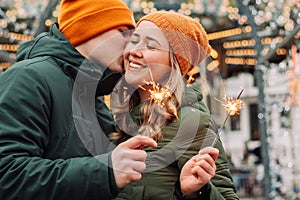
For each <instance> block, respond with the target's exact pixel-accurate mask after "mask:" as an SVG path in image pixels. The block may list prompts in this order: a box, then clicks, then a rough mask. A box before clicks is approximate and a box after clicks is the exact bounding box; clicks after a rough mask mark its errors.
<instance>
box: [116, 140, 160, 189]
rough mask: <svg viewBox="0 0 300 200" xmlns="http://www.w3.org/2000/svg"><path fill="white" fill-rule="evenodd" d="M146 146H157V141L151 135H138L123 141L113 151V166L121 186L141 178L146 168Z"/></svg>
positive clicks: (118, 184)
mask: <svg viewBox="0 0 300 200" xmlns="http://www.w3.org/2000/svg"><path fill="white" fill-rule="evenodd" d="M144 146H151V147H154V148H155V147H156V146H157V143H156V142H155V141H154V140H153V139H151V138H149V137H146V136H140V135H138V136H135V137H132V138H130V139H128V140H127V141H125V142H122V143H121V144H119V145H118V146H117V147H116V148H115V149H114V150H113V151H112V156H111V159H112V166H113V171H114V176H115V180H116V184H117V186H118V187H119V188H123V187H124V186H125V185H127V184H128V183H130V182H131V181H137V180H140V179H141V177H142V174H141V173H142V172H143V171H144V170H145V169H146V164H145V160H146V157H147V153H146V152H145V151H144V150H142V148H143V147H144Z"/></svg>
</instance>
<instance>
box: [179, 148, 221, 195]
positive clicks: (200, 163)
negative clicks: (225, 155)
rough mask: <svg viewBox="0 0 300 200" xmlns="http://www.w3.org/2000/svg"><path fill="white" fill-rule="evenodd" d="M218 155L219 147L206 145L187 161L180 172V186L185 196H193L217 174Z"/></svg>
mask: <svg viewBox="0 0 300 200" xmlns="http://www.w3.org/2000/svg"><path fill="white" fill-rule="evenodd" d="M218 155H219V150H218V149H217V148H214V147H205V148H203V149H201V150H200V151H199V154H197V155H195V156H193V157H192V158H191V159H190V160H188V161H187V162H186V163H185V165H184V166H183V168H182V170H181V174H180V187H181V191H182V194H183V195H184V196H186V197H189V196H193V195H194V194H196V192H197V191H199V190H200V189H201V188H202V187H203V186H204V185H205V184H207V183H208V182H209V181H210V180H211V179H212V178H213V177H214V176H215V173H216V164H215V161H216V159H217V157H218Z"/></svg>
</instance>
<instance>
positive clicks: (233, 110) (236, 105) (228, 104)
mask: <svg viewBox="0 0 300 200" xmlns="http://www.w3.org/2000/svg"><path fill="white" fill-rule="evenodd" d="M243 92H244V89H242V90H241V91H240V93H239V95H238V96H237V98H236V99H233V98H232V97H229V98H228V97H226V96H225V97H224V98H223V99H224V102H223V101H220V100H218V99H216V100H217V101H219V102H221V103H222V105H223V106H224V107H225V109H226V111H227V114H226V117H225V120H224V122H223V124H222V126H221V127H220V130H222V129H223V127H224V125H225V123H226V121H227V119H228V117H229V115H231V116H232V115H238V114H239V112H240V110H241V109H242V108H243V106H244V102H243V101H242V100H240V97H241V95H242V93H243Z"/></svg>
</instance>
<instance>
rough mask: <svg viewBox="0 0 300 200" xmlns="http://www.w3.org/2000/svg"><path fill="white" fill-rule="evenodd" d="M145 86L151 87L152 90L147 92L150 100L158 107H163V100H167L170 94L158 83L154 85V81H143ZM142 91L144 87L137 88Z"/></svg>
mask: <svg viewBox="0 0 300 200" xmlns="http://www.w3.org/2000/svg"><path fill="white" fill-rule="evenodd" d="M145 84H146V85H152V88H151V89H149V90H148V92H149V93H150V97H149V98H150V99H151V100H153V101H155V102H156V103H157V104H158V105H160V106H165V103H164V102H163V101H164V100H165V99H168V98H170V97H171V96H172V92H171V91H170V90H169V89H167V88H165V87H162V86H161V85H160V84H159V83H155V82H154V81H145ZM139 87H140V88H142V89H143V90H146V89H145V88H144V87H142V86H139Z"/></svg>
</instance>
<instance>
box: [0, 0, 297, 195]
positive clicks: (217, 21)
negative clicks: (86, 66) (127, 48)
mask: <svg viewBox="0 0 300 200" xmlns="http://www.w3.org/2000/svg"><path fill="white" fill-rule="evenodd" d="M59 2H60V0H39V1H37V0H1V1H0V73H1V71H5V70H6V69H7V68H9V67H10V66H11V65H12V64H13V63H14V62H15V60H16V52H17V50H18V48H19V45H20V44H21V43H22V42H26V41H29V40H31V39H33V38H34V37H35V36H36V35H38V34H39V33H41V32H43V31H47V30H48V28H49V26H50V25H51V24H52V23H54V22H55V21H56V20H57V16H58V12H59V6H58V5H59ZM124 2H125V3H126V4H127V5H128V6H129V7H130V8H131V9H132V10H133V12H134V14H135V19H136V20H138V19H139V18H140V17H141V16H143V15H145V14H147V13H149V12H153V11H156V10H172V11H174V12H179V13H182V14H184V15H189V16H191V17H193V18H195V19H196V20H198V21H199V22H200V23H201V24H202V25H203V26H204V28H205V29H206V30H207V32H208V36H209V40H210V44H211V46H212V47H213V51H212V53H211V57H210V59H209V61H208V62H207V63H206V65H205V66H200V67H201V74H202V77H203V80H204V81H205V83H206V87H204V88H203V93H204V96H205V99H206V102H207V104H208V105H209V107H210V109H211V111H212V114H213V116H214V118H215V121H216V122H217V124H218V125H219V126H220V131H219V134H220V137H221V139H222V141H223V143H224V146H225V148H226V152H227V154H228V157H229V158H230V161H231V170H232V174H233V177H234V182H235V184H236V187H237V189H238V192H239V195H240V196H241V197H252V198H255V199H256V198H258V197H262V198H263V199H288V200H292V199H300V158H299V157H298V156H297V153H298V152H300V145H299V144H300V126H299V125H298V122H299V121H300V108H299V105H300V99H299V97H300V94H299V86H300V85H299V84H300V77H299V66H300V58H299V56H300V54H299V49H300V40H299V37H300V13H299V10H300V0H288V1H286V0H152V1H150V0H124ZM112 20H113V19H112ZM83 28H84V27H83ZM242 89H244V90H243V93H242V94H241V96H240V99H241V100H242V101H243V102H244V106H243V108H242V109H241V110H240V113H239V114H235V115H228V114H227V112H226V110H225V105H226V103H227V102H228V100H229V99H230V98H229V97H232V98H233V99H234V98H237V95H238V94H239V93H240V92H241V91H242ZM0 95H1V94H0ZM227 115H228V120H225V119H226V117H227ZM297 121H298V122H297ZM224 122H225V123H224ZM223 124H224V125H223Z"/></svg>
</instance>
